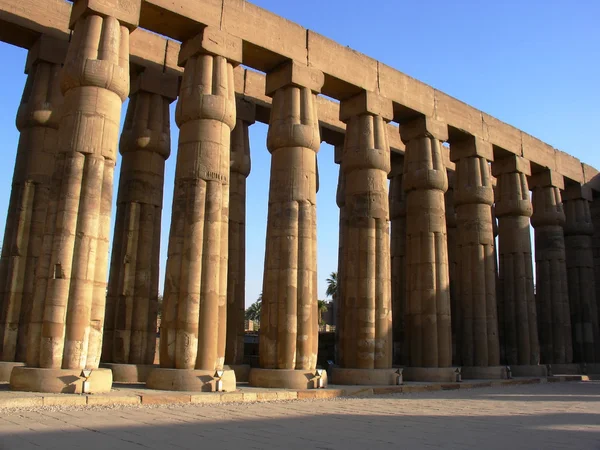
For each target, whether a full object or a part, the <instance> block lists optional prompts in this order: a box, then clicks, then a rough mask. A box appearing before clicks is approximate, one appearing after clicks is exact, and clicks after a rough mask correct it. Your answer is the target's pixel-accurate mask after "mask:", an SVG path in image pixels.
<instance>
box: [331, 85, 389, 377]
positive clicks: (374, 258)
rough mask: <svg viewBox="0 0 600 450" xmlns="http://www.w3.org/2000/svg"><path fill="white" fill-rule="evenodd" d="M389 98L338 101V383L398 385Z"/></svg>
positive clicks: (335, 374)
mask: <svg viewBox="0 0 600 450" xmlns="http://www.w3.org/2000/svg"><path fill="white" fill-rule="evenodd" d="M392 118H393V108H392V102H391V101H390V100H387V99H385V98H383V97H380V96H379V95H377V94H375V93H373V92H363V93H361V94H359V95H357V96H355V97H352V98H350V99H348V100H344V101H342V102H341V104H340V120H342V121H343V122H345V123H346V124H347V125H346V137H345V142H344V154H343V158H342V170H343V173H344V177H345V202H344V204H345V215H346V223H345V224H344V226H345V228H346V229H345V231H344V236H345V242H344V254H343V259H344V271H343V275H344V277H343V278H341V279H340V280H339V282H340V283H341V285H342V286H343V288H342V292H343V296H342V297H341V298H340V320H341V321H342V322H343V323H344V325H343V328H344V330H345V333H344V335H343V336H342V339H341V341H340V347H341V348H343V352H342V358H341V359H340V367H339V368H335V369H333V373H332V378H333V382H334V383H335V384H354V385H356V384H396V383H397V375H396V373H395V371H394V370H393V369H392V344H393V340H392V304H391V268H390V263H391V258H390V240H389V239H390V238H389V199H388V188H387V176H388V173H389V172H390V170H391V162H390V147H389V143H388V136H387V122H388V121H390V120H391V119H392Z"/></svg>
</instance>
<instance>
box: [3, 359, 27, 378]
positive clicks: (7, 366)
mask: <svg viewBox="0 0 600 450" xmlns="http://www.w3.org/2000/svg"><path fill="white" fill-rule="evenodd" d="M23 366H25V363H22V362H13V361H0V383H8V382H9V381H10V373H11V372H12V370H13V367H23Z"/></svg>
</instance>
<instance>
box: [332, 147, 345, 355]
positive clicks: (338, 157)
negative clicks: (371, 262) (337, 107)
mask: <svg viewBox="0 0 600 450" xmlns="http://www.w3.org/2000/svg"><path fill="white" fill-rule="evenodd" d="M343 153H344V145H343V144H342V145H336V146H335V148H334V162H335V163H336V164H338V165H339V166H340V167H339V175H338V184H337V190H336V196H335V200H336V204H337V205H338V208H339V209H340V221H339V239H338V270H337V286H336V287H337V292H336V294H335V295H336V296H335V300H334V304H335V362H336V363H339V361H340V360H341V359H343V357H344V349H343V348H342V346H341V342H343V341H344V334H345V332H346V331H345V330H344V321H343V320H342V317H341V314H342V310H341V308H340V301H341V300H340V299H341V298H342V297H343V293H342V291H343V287H342V285H341V283H340V280H341V279H342V278H343V276H344V270H345V269H344V267H345V260H344V248H345V243H346V229H347V227H346V222H347V219H346V176H345V175H344V170H343V168H342V156H343Z"/></svg>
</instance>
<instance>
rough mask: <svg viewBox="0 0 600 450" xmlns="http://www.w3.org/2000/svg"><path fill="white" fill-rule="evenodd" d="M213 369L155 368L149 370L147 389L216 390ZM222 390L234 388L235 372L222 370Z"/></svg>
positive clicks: (233, 389)
mask: <svg viewBox="0 0 600 450" xmlns="http://www.w3.org/2000/svg"><path fill="white" fill-rule="evenodd" d="M214 375H215V371H214V370H200V369H165V368H161V367H159V368H156V369H153V370H151V371H150V373H149V374H148V378H147V379H146V387H147V388H148V389H157V390H161V391H194V392H217V378H215V376H214ZM221 381H222V382H223V386H222V389H221V390H222V391H225V392H232V391H235V390H236V384H235V383H236V380H235V372H234V371H233V370H223V376H222V377H221Z"/></svg>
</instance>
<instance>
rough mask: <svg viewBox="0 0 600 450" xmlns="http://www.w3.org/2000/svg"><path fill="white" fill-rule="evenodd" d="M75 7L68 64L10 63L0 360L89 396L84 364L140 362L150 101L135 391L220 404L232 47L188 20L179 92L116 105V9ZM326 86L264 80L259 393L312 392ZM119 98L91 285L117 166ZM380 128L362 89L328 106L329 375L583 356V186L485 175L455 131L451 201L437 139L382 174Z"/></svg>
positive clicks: (590, 350) (229, 343)
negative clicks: (335, 231) (165, 209)
mask: <svg viewBox="0 0 600 450" xmlns="http://www.w3.org/2000/svg"><path fill="white" fill-rule="evenodd" d="M81 5H83V3H80V4H76V6H77V7H75V8H74V9H73V13H72V18H71V25H72V27H73V29H74V32H73V37H72V40H71V42H70V43H69V46H68V52H67V54H66V56H64V53H63V54H62V56H61V54H60V53H59V52H58V51H57V49H58V48H59V47H60V44H58V43H55V42H54V41H51V40H49V39H48V38H45V37H42V38H41V39H40V41H39V42H38V44H36V46H34V48H33V49H32V50H31V52H30V58H29V61H28V64H27V67H26V71H27V73H28V74H29V77H28V82H27V87H26V89H25V93H24V96H23V102H22V105H21V108H20V110H19V114H18V119H17V126H18V127H19V130H20V131H21V141H20V144H19V149H18V155H17V164H16V168H15V176H14V180H13V193H12V195H11V201H10V208H9V217H8V220H7V227H6V232H5V240H4V242H5V245H4V248H3V253H2V258H1V259H0V294H1V295H2V300H1V301H2V303H1V305H2V309H1V310H0V314H1V315H0V345H1V347H0V350H1V351H0V356H1V358H2V360H6V361H25V362H26V363H27V366H28V367H26V368H18V370H17V369H14V370H13V376H12V380H11V383H12V385H13V388H17V389H19V388H27V389H34V390H53V389H58V388H56V387H55V386H58V385H59V384H60V382H61V381H60V380H61V377H60V376H59V375H64V374H65V372H64V371H71V372H69V373H70V374H73V375H75V373H78V372H79V371H80V370H81V369H93V370H94V371H95V372H96V373H97V375H96V383H98V385H100V384H102V376H104V377H105V378H104V380H105V381H106V380H108V378H107V375H106V372H102V370H99V369H98V367H99V363H100V358H101V355H102V360H103V361H104V362H109V363H112V364H117V365H118V364H124V365H145V366H149V365H151V364H152V362H153V359H154V353H155V342H156V340H155V335H154V332H155V327H156V318H157V307H158V262H159V243H160V229H161V211H162V203H163V198H162V197H163V184H164V167H165V161H166V159H167V158H168V157H169V154H170V124H169V122H170V121H169V105H170V103H172V102H173V101H174V100H175V99H176V98H178V101H177V107H176V122H177V125H178V127H179V128H180V135H179V143H178V152H177V165H176V174H175V189H174V196H173V211H172V214H173V216H172V221H171V230H170V234H169V248H168V259H167V269H166V275H165V293H164V304H163V316H162V328H161V340H160V368H159V369H155V370H153V371H151V372H150V373H149V375H148V380H147V382H148V385H149V386H150V387H155V388H161V389H200V390H207V389H208V390H214V389H215V388H216V386H217V381H219V380H220V381H223V380H224V381H225V385H226V386H227V389H230V388H232V387H233V388H234V387H235V377H234V376H233V372H232V370H230V369H231V367H230V366H233V365H239V364H240V363H241V362H242V357H243V334H244V330H243V311H244V284H245V274H244V265H245V263H244V261H245V197H246V195H245V183H246V178H247V176H248V174H249V172H250V153H249V142H248V127H249V126H250V124H252V123H253V122H254V115H255V112H254V109H253V108H254V107H253V106H252V105H250V104H249V103H247V102H245V101H244V100H243V99H239V98H238V99H236V96H235V89H234V76H233V69H234V67H235V66H236V65H238V64H240V63H241V61H242V42H241V40H240V39H238V38H234V37H232V36H229V35H227V34H225V33H223V32H221V31H219V30H215V29H212V28H210V27H208V28H205V29H204V30H203V31H202V32H201V33H199V34H198V35H197V36H196V37H194V38H193V39H190V40H189V41H187V42H185V43H184V44H183V45H182V48H181V52H180V55H179V64H180V65H181V66H182V67H184V73H183V79H182V81H181V83H180V86H179V90H178V92H177V80H176V78H175V77H173V76H169V75H167V74H162V73H153V72H151V71H147V72H143V73H141V74H138V75H137V76H136V78H135V79H134V83H133V85H132V86H131V91H130V80H129V47H128V40H129V33H130V31H131V30H132V29H134V28H135V26H136V25H137V18H135V17H133V16H135V14H133V15H132V11H131V9H130V8H120V7H116V8H114V9H103V8H105V6H98V5H96V4H95V3H94V4H93V5H92V6H89V5H87V6H81ZM113 6H114V5H113ZM138 7H139V5H138ZM138 13H139V11H138ZM63 50H64V48H63ZM50 55H51V56H50ZM63 61H64V66H63V67H62V69H61V67H60V66H61V64H62V62H63ZM324 81H325V80H324V75H323V73H322V72H320V71H317V70H314V69H312V68H309V67H307V66H304V65H302V64H298V63H296V62H289V63H286V64H284V65H282V66H279V67H278V68H276V69H274V70H273V71H271V72H270V73H268V75H267V83H266V94H267V95H269V96H271V97H272V98H273V103H272V111H271V118H270V123H269V132H268V137H267V148H268V149H269V152H270V153H271V181H270V191H269V208H268V222H267V241H266V255H265V270H264V285H263V303H262V313H261V314H262V315H261V326H262V329H261V340H260V369H253V370H252V371H251V372H250V383H251V384H254V385H260V386H267V387H304V388H306V387H315V386H316V385H318V382H317V381H318V379H319V378H321V379H322V378H323V377H324V374H315V369H316V361H317V349H318V313H317V278H316V274H317V268H316V254H317V253H316V249H317V247H316V193H317V189H318V170H317V163H316V154H317V152H318V149H319V146H320V142H321V139H320V134H319V122H318V112H317V107H316V97H317V94H318V93H319V92H320V90H321V87H322V86H323V84H324ZM58 89H60V93H59V91H58ZM60 94H62V95H60ZM127 96H129V98H130V102H129V107H128V112H127V117H126V120H125V126H124V131H123V133H122V135H121V141H120V151H121V154H122V161H123V163H122V167H121V176H120V183H119V192H118V196H117V215H116V225H115V237H114V242H113V251H112V261H111V264H110V277H109V282H108V290H107V283H106V278H107V275H108V274H107V268H108V264H107V255H108V236H109V231H110V230H109V223H110V217H111V205H112V195H113V193H112V185H113V172H114V166H115V161H116V153H115V152H116V148H117V143H118V129H119V122H120V110H121V104H122V102H123V101H124V100H125V98H127ZM393 116H394V114H393V107H392V103H391V101H389V100H387V99H385V98H382V97H380V96H379V95H377V94H376V93H373V92H362V93H359V94H357V95H355V96H353V97H351V98H349V99H345V100H343V101H342V102H341V104H340V120H342V121H343V122H345V123H346V127H347V128H346V135H345V141H344V145H343V147H339V148H336V160H337V162H339V163H340V178H339V183H338V195H337V202H338V205H339V206H340V245H339V273H338V280H339V291H338V293H337V301H338V302H339V305H338V314H339V320H338V326H339V342H338V349H339V361H338V362H339V366H340V367H339V368H336V369H334V371H333V376H334V381H336V382H338V383H347V384H372V383H382V384H384V383H385V384H388V383H393V382H395V380H396V374H395V372H394V370H393V364H394V363H398V364H402V365H405V366H407V369H406V372H405V373H406V377H407V379H432V380H435V379H447V378H449V377H453V376H454V375H453V369H452V367H453V365H457V366H463V367H465V368H466V369H470V368H495V367H498V366H499V365H500V364H509V365H511V366H530V365H537V364H538V363H540V362H542V363H569V362H571V361H572V360H573V359H574V360H575V361H578V362H580V361H581V362H597V361H600V355H599V352H600V346H599V345H598V340H599V330H598V311H597V305H596V300H595V295H596V292H595V290H596V286H595V284H594V276H595V274H594V268H595V266H594V258H593V256H594V255H593V253H592V240H593V233H594V227H593V225H592V220H591V213H590V202H591V200H592V199H591V197H590V196H589V193H588V191H586V190H585V189H584V188H583V187H581V186H576V185H573V186H567V187H566V189H565V186H564V185H563V184H562V183H563V182H562V178H561V179H559V178H558V177H557V176H556V174H554V173H553V172H550V171H545V172H540V173H536V174H533V175H532V173H531V167H530V165H529V163H528V162H527V161H526V160H525V159H523V158H521V157H519V156H514V155H510V156H508V155H505V156H504V157H501V158H497V159H495V158H494V151H493V149H492V146H491V144H489V143H487V142H484V141H482V140H480V139H478V138H474V137H465V138H463V139H452V140H451V149H450V156H451V159H452V160H453V161H454V162H455V163H456V172H455V174H454V175H453V176H452V177H451V180H450V181H451V182H452V183H451V185H450V186H449V177H448V172H447V170H446V163H445V157H444V152H446V151H447V150H445V149H444V147H443V145H442V144H443V142H446V141H448V140H449V136H448V128H447V126H446V125H445V124H443V123H440V122H437V121H435V120H433V119H431V118H425V117H422V118H418V119H414V120H410V121H407V122H405V123H402V124H401V126H400V135H401V138H402V140H403V141H404V143H405V145H406V153H405V156H404V162H403V164H402V167H400V164H398V160H397V159H396V158H391V155H390V148H389V143H388V138H387V126H386V124H387V122H389V121H390V120H392V119H393ZM490 163H491V170H492V172H490ZM492 174H493V175H494V177H496V179H497V186H496V187H495V195H494V187H493V185H492ZM388 178H389V179H390V187H389V190H388V185H387V183H388ZM528 183H531V187H532V188H533V192H534V197H533V199H534V203H533V208H532V204H531V202H530V199H529V187H530V186H529V184H528ZM561 191H564V202H565V203H564V211H563V206H562V201H561ZM388 192H389V196H388ZM494 213H495V217H497V218H498V227H497V233H498V250H497V252H496V246H495V227H494V225H495V224H494V222H495V220H496V219H495V217H494ZM390 217H391V236H390V229H389V228H390ZM530 218H531V223H532V224H533V225H534V227H535V233H536V235H535V236H536V248H537V250H538V251H537V252H536V270H537V282H538V292H537V296H536V295H535V294H534V286H533V266H532V259H531V255H532V252H531V242H530V237H529V223H530ZM496 254H497V255H498V258H496ZM497 259H498V261H499V263H498V264H496V260H497ZM496 266H498V267H496ZM34 281H35V282H34ZM536 298H537V302H536ZM392 316H393V317H394V321H393V322H392ZM453 336H454V338H453ZM540 342H541V346H540ZM453 343H454V348H453ZM571 349H572V351H571ZM36 369H48V370H50V372H47V371H46V372H44V371H40V370H37V371H35V370H36ZM32 370H33V371H34V372H32ZM52 370H54V371H52ZM215 371H216V372H217V374H215ZM32 373H33V374H34V375H31V374H32ZM218 373H221V374H218ZM185 374H187V375H185ZM48 377H49V378H48ZM49 380H50V381H49ZM321 381H322V380H321ZM77 383H78V382H76V383H75V385H76V386H75V387H74V389H75V390H77V389H81V386H80V385H78V384H77ZM108 384H110V383H108ZM109 388H110V386H109Z"/></svg>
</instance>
